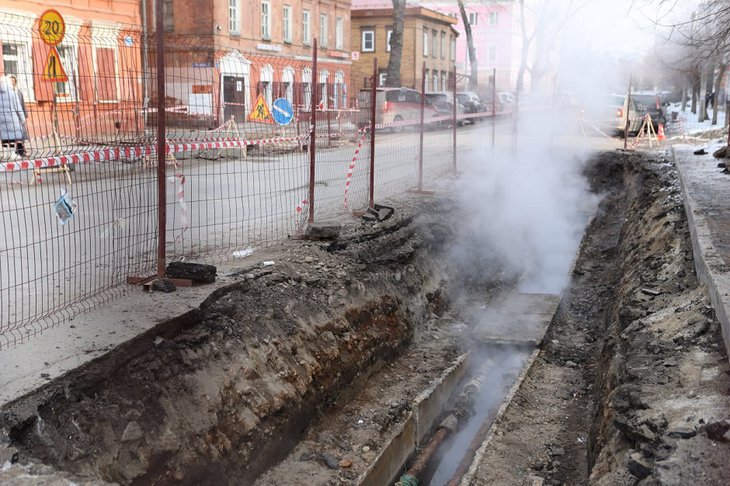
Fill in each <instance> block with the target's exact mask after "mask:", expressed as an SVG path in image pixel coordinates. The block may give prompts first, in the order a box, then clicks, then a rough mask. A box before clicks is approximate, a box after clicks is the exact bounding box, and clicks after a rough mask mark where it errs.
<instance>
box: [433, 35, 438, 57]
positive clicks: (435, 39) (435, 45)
mask: <svg viewBox="0 0 730 486" xmlns="http://www.w3.org/2000/svg"><path fill="white" fill-rule="evenodd" d="M438 37H439V34H438V32H436V31H435V30H434V31H433V32H431V55H432V56H433V57H438V47H439V46H438Z"/></svg>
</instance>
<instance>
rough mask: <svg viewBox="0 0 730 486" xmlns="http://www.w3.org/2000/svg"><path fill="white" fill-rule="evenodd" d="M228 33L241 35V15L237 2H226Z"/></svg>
mask: <svg viewBox="0 0 730 486" xmlns="http://www.w3.org/2000/svg"><path fill="white" fill-rule="evenodd" d="M228 32H229V33H231V34H240V33H241V14H240V12H239V7H238V0H228Z"/></svg>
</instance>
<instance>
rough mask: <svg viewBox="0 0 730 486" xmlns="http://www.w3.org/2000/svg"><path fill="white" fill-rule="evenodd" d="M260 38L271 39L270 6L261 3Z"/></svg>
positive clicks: (266, 3)
mask: <svg viewBox="0 0 730 486" xmlns="http://www.w3.org/2000/svg"><path fill="white" fill-rule="evenodd" d="M261 38H262V39H264V40H270V39H271V4H270V3H269V2H261Z"/></svg>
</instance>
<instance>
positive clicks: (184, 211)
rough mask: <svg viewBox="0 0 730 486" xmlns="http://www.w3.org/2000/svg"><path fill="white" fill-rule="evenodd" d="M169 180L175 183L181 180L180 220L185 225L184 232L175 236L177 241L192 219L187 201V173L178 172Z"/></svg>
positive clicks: (178, 191)
mask: <svg viewBox="0 0 730 486" xmlns="http://www.w3.org/2000/svg"><path fill="white" fill-rule="evenodd" d="M168 181H169V182H171V183H173V184H174V183H175V181H178V182H179V185H178V188H177V202H178V205H179V206H180V221H181V222H182V226H183V227H182V232H181V233H180V234H179V235H178V236H176V237H175V241H177V240H178V238H180V237H181V236H182V235H183V233H185V231H186V230H187V229H188V228H189V226H190V221H189V220H188V205H187V203H186V202H185V174H183V173H182V172H177V173H176V174H175V175H174V176H172V177H170V178H169V179H168Z"/></svg>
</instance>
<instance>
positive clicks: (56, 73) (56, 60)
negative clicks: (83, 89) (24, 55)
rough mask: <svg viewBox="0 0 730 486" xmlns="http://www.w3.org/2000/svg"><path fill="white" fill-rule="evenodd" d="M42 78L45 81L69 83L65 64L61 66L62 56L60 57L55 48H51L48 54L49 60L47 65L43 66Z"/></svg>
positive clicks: (47, 59)
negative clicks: (64, 67)
mask: <svg viewBox="0 0 730 486" xmlns="http://www.w3.org/2000/svg"><path fill="white" fill-rule="evenodd" d="M42 78H43V79H44V80H45V81H56V82H65V81H68V76H67V75H66V71H64V69H63V64H61V56H59V55H58V51H57V50H56V48H55V47H51V50H50V51H49V52H48V58H46V63H45V65H44V66H43V76H42Z"/></svg>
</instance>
